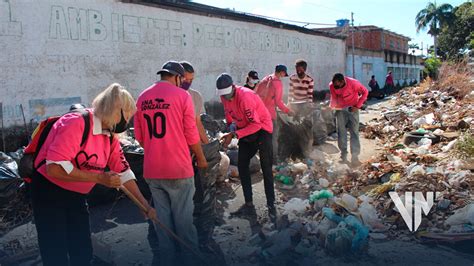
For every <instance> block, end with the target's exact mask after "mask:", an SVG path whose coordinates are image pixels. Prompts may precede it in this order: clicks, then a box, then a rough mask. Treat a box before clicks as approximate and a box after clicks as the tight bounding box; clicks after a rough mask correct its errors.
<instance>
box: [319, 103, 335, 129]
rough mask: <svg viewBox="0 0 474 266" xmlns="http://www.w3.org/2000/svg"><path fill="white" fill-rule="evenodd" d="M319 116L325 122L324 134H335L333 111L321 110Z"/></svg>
mask: <svg viewBox="0 0 474 266" xmlns="http://www.w3.org/2000/svg"><path fill="white" fill-rule="evenodd" d="M321 115H322V116H323V119H324V121H325V122H326V133H327V134H328V135H331V134H332V133H335V132H336V118H335V117H334V111H333V110H331V109H330V108H323V109H322V110H321Z"/></svg>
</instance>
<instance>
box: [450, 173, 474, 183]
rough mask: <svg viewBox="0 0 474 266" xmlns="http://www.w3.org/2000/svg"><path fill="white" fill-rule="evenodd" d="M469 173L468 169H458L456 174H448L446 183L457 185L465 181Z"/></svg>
mask: <svg viewBox="0 0 474 266" xmlns="http://www.w3.org/2000/svg"><path fill="white" fill-rule="evenodd" d="M469 175H470V172H469V171H460V172H458V173H456V174H450V175H449V179H448V183H449V184H450V185H451V186H453V187H459V186H460V185H461V183H462V182H464V181H466V179H467V178H468V177H469Z"/></svg>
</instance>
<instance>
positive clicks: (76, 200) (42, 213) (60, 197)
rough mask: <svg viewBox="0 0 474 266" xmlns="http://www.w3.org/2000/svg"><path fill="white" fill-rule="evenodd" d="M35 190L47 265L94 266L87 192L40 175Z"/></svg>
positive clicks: (40, 239) (36, 215) (35, 212)
mask: <svg viewBox="0 0 474 266" xmlns="http://www.w3.org/2000/svg"><path fill="white" fill-rule="evenodd" d="M31 192H32V202H33V215H34V219H35V225H36V231H37V232H38V244H39V248H40V253H41V259H42V261H43V265H45V266H49V265H54V266H56V265H61V266H62V265H90V264H91V260H92V242H91V236H90V224H89V211H88V208H87V203H86V195H84V194H80V193H76V192H72V191H68V190H65V189H62V188H60V187H58V186H56V185H54V184H53V183H51V182H49V181H48V180H46V179H45V178H44V177H43V176H41V175H39V174H37V175H36V176H35V177H34V178H33V183H32V191H31Z"/></svg>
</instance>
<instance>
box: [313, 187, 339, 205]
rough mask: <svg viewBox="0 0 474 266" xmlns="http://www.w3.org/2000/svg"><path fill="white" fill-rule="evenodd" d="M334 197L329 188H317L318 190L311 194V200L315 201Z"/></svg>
mask: <svg viewBox="0 0 474 266" xmlns="http://www.w3.org/2000/svg"><path fill="white" fill-rule="evenodd" d="M332 197H334V194H333V193H332V192H331V191H329V190H326V189H322V190H316V191H313V192H312V193H311V195H310V196H309V202H310V203H313V202H315V201H317V200H319V199H330V198H332Z"/></svg>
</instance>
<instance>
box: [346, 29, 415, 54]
mask: <svg viewBox="0 0 474 266" xmlns="http://www.w3.org/2000/svg"><path fill="white" fill-rule="evenodd" d="M382 35H383V38H382ZM346 44H347V47H348V48H349V49H351V48H352V33H349V35H348V37H347V39H346ZM354 46H355V48H360V49H367V50H372V51H381V50H384V49H387V50H392V51H397V52H401V53H407V51H408V40H406V39H403V38H401V37H398V36H394V35H391V34H389V33H388V32H383V31H382V30H376V31H356V32H354Z"/></svg>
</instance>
